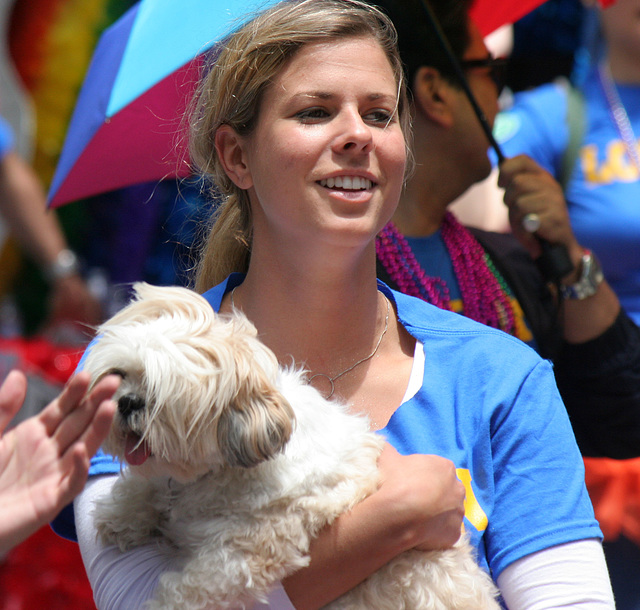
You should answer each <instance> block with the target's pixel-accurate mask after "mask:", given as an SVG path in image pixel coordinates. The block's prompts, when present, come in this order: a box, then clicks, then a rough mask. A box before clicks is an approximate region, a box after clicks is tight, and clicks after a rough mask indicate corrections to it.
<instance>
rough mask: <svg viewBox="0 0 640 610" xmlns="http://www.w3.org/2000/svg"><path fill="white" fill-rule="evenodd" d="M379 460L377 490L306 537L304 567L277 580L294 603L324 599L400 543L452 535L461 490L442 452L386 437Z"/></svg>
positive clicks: (314, 604)
mask: <svg viewBox="0 0 640 610" xmlns="http://www.w3.org/2000/svg"><path fill="white" fill-rule="evenodd" d="M379 467H380V475H381V483H380V487H379V489H378V491H377V492H376V493H374V494H372V495H371V496H369V497H368V498H366V499H365V500H363V501H362V502H360V504H358V505H357V506H355V507H354V508H353V509H352V510H351V511H349V512H348V513H346V514H344V515H341V516H340V517H339V518H338V519H336V520H335V521H334V522H333V523H332V524H331V525H330V526H329V527H326V528H325V529H324V530H323V531H322V532H321V533H320V535H319V536H318V537H317V538H316V539H315V540H314V541H313V543H312V545H311V551H310V554H311V564H310V565H309V567H307V568H304V569H302V570H299V571H298V572H296V573H295V574H292V575H291V576H289V577H288V578H286V579H285V580H284V582H283V584H284V587H285V590H286V592H287V595H288V596H289V598H290V599H291V601H292V603H293V605H294V606H295V607H296V608H297V609H298V610H305V609H311V608H319V607H321V606H324V605H326V604H328V603H329V602H330V601H333V600H334V599H336V598H337V597H339V596H340V595H343V594H344V593H346V592H347V591H349V590H350V589H352V588H353V587H355V586H357V585H358V584H359V583H361V582H362V581H363V580H364V579H365V578H367V577H368V576H370V575H371V574H373V573H374V572H375V571H376V570H378V569H379V568H381V567H382V566H383V565H385V564H386V563H388V562H389V561H390V560H391V559H393V558H394V557H396V556H397V555H399V554H400V553H402V552H404V551H406V550H409V549H412V548H416V549H420V550H434V549H442V548H448V547H450V546H452V545H453V544H454V543H455V542H456V540H458V538H459V536H460V532H461V527H462V518H463V515H464V495H465V491H464V486H463V485H462V483H461V482H460V481H459V480H458V479H457V477H456V471H455V467H454V465H453V464H452V463H451V462H450V461H449V460H446V459H444V458H440V457H438V456H434V455H410V456H401V455H400V454H399V453H398V452H397V451H396V450H395V449H394V448H393V447H391V445H387V446H386V447H385V449H384V451H383V452H382V455H381V456H380V460H379Z"/></svg>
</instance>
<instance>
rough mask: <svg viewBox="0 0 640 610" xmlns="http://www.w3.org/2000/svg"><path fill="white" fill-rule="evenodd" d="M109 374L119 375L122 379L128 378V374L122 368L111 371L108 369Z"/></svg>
mask: <svg viewBox="0 0 640 610" xmlns="http://www.w3.org/2000/svg"><path fill="white" fill-rule="evenodd" d="M107 375H119V376H120V377H122V379H126V378H127V374H126V373H125V372H124V371H121V370H120V369H111V370H110V371H107Z"/></svg>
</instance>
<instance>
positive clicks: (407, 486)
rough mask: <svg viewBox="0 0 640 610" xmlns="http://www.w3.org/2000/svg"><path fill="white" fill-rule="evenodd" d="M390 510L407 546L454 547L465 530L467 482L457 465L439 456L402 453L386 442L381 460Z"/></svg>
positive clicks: (380, 465)
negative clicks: (462, 479) (459, 475)
mask: <svg viewBox="0 0 640 610" xmlns="http://www.w3.org/2000/svg"><path fill="white" fill-rule="evenodd" d="M378 464H379V467H380V474H381V476H382V483H381V486H380V490H379V493H382V494H385V495H387V496H388V497H387V500H386V501H387V502H388V504H389V510H390V511H393V514H394V516H395V517H396V518H397V519H398V523H397V527H398V535H399V536H400V537H402V538H405V539H406V544H405V545H404V546H405V547H406V549H409V548H416V549H420V550H423V551H432V550H434V549H445V548H449V547H451V546H453V545H454V544H455V543H456V541H457V540H458V538H459V537H460V532H461V530H462V519H463V517H464V498H465V489H464V485H463V484H462V483H461V482H460V480H459V479H458V477H457V475H456V469H455V466H454V464H453V463H452V462H451V461H450V460H447V459H445V458H442V457H439V456H437V455H408V456H401V455H400V454H399V453H398V452H397V451H396V450H395V449H394V448H393V447H392V446H391V445H387V446H386V447H385V449H384V451H383V452H382V455H381V456H380V460H379V462H378Z"/></svg>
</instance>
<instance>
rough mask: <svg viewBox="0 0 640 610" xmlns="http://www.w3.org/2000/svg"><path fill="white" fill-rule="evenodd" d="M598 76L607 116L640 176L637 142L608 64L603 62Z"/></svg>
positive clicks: (639, 157)
mask: <svg viewBox="0 0 640 610" xmlns="http://www.w3.org/2000/svg"><path fill="white" fill-rule="evenodd" d="M598 76H599V78H600V84H601V85H602V91H603V92H604V96H605V98H606V100H607V104H608V105H609V114H610V115H611V119H612V120H613V122H614V124H615V126H616V128H617V129H618V133H619V134H620V137H621V138H622V142H623V143H624V146H625V148H626V150H627V154H628V155H629V158H630V159H631V161H633V164H634V165H635V167H636V169H637V170H638V173H639V174H640V153H639V152H638V140H637V139H636V134H635V133H634V131H633V127H632V126H631V121H630V120H629V115H628V114H627V111H626V109H625V107H624V104H623V103H622V100H621V99H620V94H619V93H618V89H617V87H616V85H615V83H614V82H613V76H612V75H611V67H610V66H609V62H608V61H606V60H603V61H602V62H600V65H599V66H598Z"/></svg>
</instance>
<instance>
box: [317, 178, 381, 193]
mask: <svg viewBox="0 0 640 610" xmlns="http://www.w3.org/2000/svg"><path fill="white" fill-rule="evenodd" d="M320 186H326V187H327V188H330V189H332V188H339V189H344V190H349V191H362V190H366V189H370V188H371V187H372V186H373V182H371V180H369V179H367V178H361V177H360V176H337V177H335V178H326V179H325V180H320Z"/></svg>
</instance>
